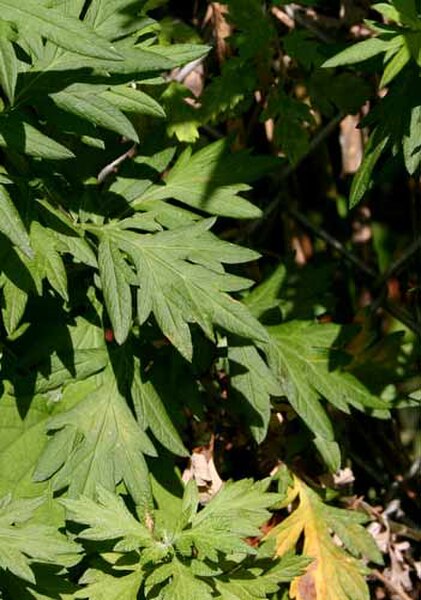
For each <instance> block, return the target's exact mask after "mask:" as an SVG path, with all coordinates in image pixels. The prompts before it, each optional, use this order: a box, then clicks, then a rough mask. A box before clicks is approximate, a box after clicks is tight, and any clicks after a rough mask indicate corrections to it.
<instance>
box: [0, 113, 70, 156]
mask: <svg viewBox="0 0 421 600" xmlns="http://www.w3.org/2000/svg"><path fill="white" fill-rule="evenodd" d="M0 146H1V147H5V148H7V147H9V146H10V147H11V148H13V149H14V150H17V151H18V152H22V153H24V154H29V156H34V157H37V158H46V159H49V160H62V159H66V158H74V154H73V152H71V151H70V150H69V149H68V148H66V147H65V146H62V145H61V144H59V143H58V142H56V141H54V140H52V139H51V138H49V137H48V136H46V135H44V134H43V133H41V132H40V131H38V129H35V127H32V125H29V123H26V122H25V121H22V119H21V118H20V117H17V116H13V117H7V118H5V117H3V118H0Z"/></svg>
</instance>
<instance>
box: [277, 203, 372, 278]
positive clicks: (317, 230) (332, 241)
mask: <svg viewBox="0 0 421 600" xmlns="http://www.w3.org/2000/svg"><path fill="white" fill-rule="evenodd" d="M288 213H289V214H290V215H291V216H292V217H294V219H295V220H296V221H298V222H299V223H301V224H302V225H304V227H306V229H310V230H311V231H312V232H313V233H314V234H316V235H317V237H319V238H321V239H322V240H324V241H325V242H326V243H327V244H329V246H332V248H335V250H337V251H338V252H339V253H340V254H342V255H343V256H344V257H345V258H346V259H347V260H349V262H351V263H352V264H354V265H355V266H356V267H357V268H358V269H359V270H360V271H362V272H363V273H365V274H366V275H368V276H369V277H371V278H375V277H377V272H376V271H374V270H373V269H372V268H371V267H369V266H367V265H366V264H365V263H364V262H363V261H362V260H360V259H359V258H358V256H356V255H355V254H353V253H352V252H350V251H349V250H348V249H347V248H345V246H344V245H343V244H342V243H341V242H340V241H339V240H337V239H336V238H334V237H333V236H332V235H330V233H328V232H327V231H325V230H324V229H322V228H321V227H316V226H315V225H313V223H312V222H311V221H310V220H309V219H307V217H305V216H304V215H303V214H301V213H300V212H298V211H297V210H296V209H295V208H289V209H288Z"/></svg>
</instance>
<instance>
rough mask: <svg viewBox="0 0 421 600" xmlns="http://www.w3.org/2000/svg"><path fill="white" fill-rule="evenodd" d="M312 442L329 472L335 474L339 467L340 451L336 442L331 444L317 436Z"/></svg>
mask: <svg viewBox="0 0 421 600" xmlns="http://www.w3.org/2000/svg"><path fill="white" fill-rule="evenodd" d="M313 442H314V445H315V446H316V448H317V450H318V451H319V452H320V455H321V457H322V459H323V462H324V463H325V465H326V466H327V467H328V469H329V471H331V472H332V473H336V471H338V469H339V468H340V466H341V449H340V448H339V445H338V444H337V442H331V441H330V440H325V439H323V438H322V437H319V436H316V437H315V438H314V440H313Z"/></svg>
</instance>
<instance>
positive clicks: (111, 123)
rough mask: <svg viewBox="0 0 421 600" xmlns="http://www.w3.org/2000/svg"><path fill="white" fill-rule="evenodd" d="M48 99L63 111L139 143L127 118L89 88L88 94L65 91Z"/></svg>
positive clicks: (51, 95)
mask: <svg viewBox="0 0 421 600" xmlns="http://www.w3.org/2000/svg"><path fill="white" fill-rule="evenodd" d="M50 98H52V100H54V102H55V104H57V106H59V107H60V108H62V109H63V110H66V111H69V112H71V113H72V114H74V115H77V116H79V117H81V118H82V119H86V120H88V121H90V122H91V123H93V124H94V125H97V126H98V127H104V128H105V129H110V130H111V131H115V132H116V133H119V134H121V135H122V136H125V137H127V138H128V139H130V140H133V141H135V142H138V141H139V137H138V135H137V133H136V130H135V129H134V127H133V125H132V124H131V122H130V121H129V120H128V118H127V117H126V116H125V115H124V114H123V113H122V112H120V110H118V108H116V107H115V105H114V104H112V103H111V102H108V100H107V99H106V98H104V96H103V95H101V96H97V95H95V94H94V93H92V90H91V89H90V88H89V92H88V93H80V92H79V93H78V92H77V91H72V90H65V91H63V92H58V93H56V94H50Z"/></svg>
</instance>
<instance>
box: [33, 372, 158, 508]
mask: <svg viewBox="0 0 421 600" xmlns="http://www.w3.org/2000/svg"><path fill="white" fill-rule="evenodd" d="M97 377H98V384H97V388H96V389H95V390H94V391H93V392H90V393H88V394H87V395H86V396H85V397H84V398H82V399H81V400H80V401H79V402H78V404H76V406H75V407H74V408H72V409H71V410H69V411H67V412H65V413H63V414H60V415H56V416H54V417H53V418H52V419H51V421H50V422H49V425H48V428H49V429H50V430H52V431H55V432H56V433H55V434H54V435H53V436H52V438H51V440H50V442H49V444H48V445H47V447H46V450H45V452H44V454H43V456H42V457H41V459H40V461H39V463H38V466H37V469H36V471H35V475H34V477H35V479H36V480H37V481H44V480H45V479H48V478H49V477H53V487H54V489H57V490H59V489H62V488H64V487H67V486H69V495H70V496H71V497H74V496H77V495H78V494H84V495H86V496H90V497H92V496H94V494H95V490H96V486H97V485H98V484H100V485H102V486H103V487H105V488H107V489H109V490H114V488H115V485H116V484H117V483H119V482H120V481H122V480H123V481H124V483H125V485H126V487H127V489H128V490H129V492H130V493H131V495H132V496H133V498H134V500H135V502H136V503H137V504H139V505H148V504H150V503H151V496H150V494H151V492H150V484H149V479H148V470H147V467H146V463H145V459H144V457H143V454H144V453H146V454H149V455H155V454H156V453H155V450H154V448H153V446H152V444H151V442H150V441H149V439H148V437H147V436H146V434H145V433H144V432H143V431H142V430H141V429H140V427H139V426H138V425H137V423H136V421H135V419H134V417H133V415H132V414H131V412H130V409H129V407H128V406H127V403H126V401H125V399H124V398H123V397H122V396H121V394H120V393H119V390H118V388H117V382H116V380H115V377H114V375H113V373H112V371H111V369H110V368H108V369H106V370H105V371H104V372H103V373H101V374H100V375H98V376H97Z"/></svg>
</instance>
